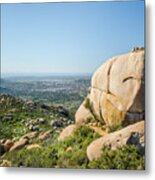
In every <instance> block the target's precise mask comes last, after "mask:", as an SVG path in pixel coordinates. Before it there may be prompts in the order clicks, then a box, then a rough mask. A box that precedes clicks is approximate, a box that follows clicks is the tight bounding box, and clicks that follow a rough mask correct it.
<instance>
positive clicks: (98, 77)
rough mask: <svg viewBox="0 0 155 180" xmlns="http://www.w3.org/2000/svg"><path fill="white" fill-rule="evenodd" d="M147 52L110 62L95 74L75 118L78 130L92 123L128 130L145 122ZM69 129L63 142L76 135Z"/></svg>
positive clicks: (138, 52)
mask: <svg viewBox="0 0 155 180" xmlns="http://www.w3.org/2000/svg"><path fill="white" fill-rule="evenodd" d="M144 98H145V97H144V48H135V49H134V50H133V51H132V52H130V53H128V54H124V55H120V56H117V57H113V58H111V59H109V60H108V61H107V62H106V63H104V64H103V65H102V66H100V67H99V68H98V69H97V71H96V72H95V73H94V75H93V77H92V80H91V87H90V88H89V92H88V95H87V97H86V99H85V100H84V102H83V103H82V104H81V106H80V107H79V109H78V110H77V112H76V114H75V127H80V126H82V125H84V124H85V125H87V124H88V121H90V120H91V119H92V120H93V121H94V119H95V121H96V122H100V123H101V126H105V125H106V127H111V126H117V125H123V126H127V125H129V124H133V123H136V122H138V121H140V120H141V119H144ZM73 127H74V126H69V127H67V128H66V129H64V130H63V132H62V133H61V134H60V137H61V139H64V138H65V137H67V136H69V135H72V133H74V130H75V129H74V128H73Z"/></svg>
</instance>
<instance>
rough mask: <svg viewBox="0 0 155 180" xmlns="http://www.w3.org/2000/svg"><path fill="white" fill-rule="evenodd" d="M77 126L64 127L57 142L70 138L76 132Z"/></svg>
mask: <svg viewBox="0 0 155 180" xmlns="http://www.w3.org/2000/svg"><path fill="white" fill-rule="evenodd" d="M76 129H77V126H76V125H70V126H68V127H66V128H65V129H64V130H63V131H62V132H61V133H60V135H59V137H58V140H59V141H63V140H64V139H65V138H67V137H69V136H71V135H73V134H74V132H75V131H76Z"/></svg>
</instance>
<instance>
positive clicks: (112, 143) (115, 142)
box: [87, 121, 144, 161]
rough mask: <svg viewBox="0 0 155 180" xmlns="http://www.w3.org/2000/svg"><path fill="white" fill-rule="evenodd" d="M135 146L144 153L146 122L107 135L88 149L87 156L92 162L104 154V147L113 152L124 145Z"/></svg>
mask: <svg viewBox="0 0 155 180" xmlns="http://www.w3.org/2000/svg"><path fill="white" fill-rule="evenodd" d="M131 144H133V145H135V146H136V147H138V148H139V149H140V151H141V152H142V153H144V121H141V122H138V123H136V124H133V125H129V126H127V127H126V128H123V129H121V130H119V131H116V132H113V133H110V134H107V135H105V136H103V137H101V138H99V139H97V140H95V141H93V142H92V143H91V144H90V145H89V146H88V147H87V156H88V158H89V160H90V161H92V160H94V159H98V158H99V157H100V156H101V154H102V148H103V147H104V146H108V147H110V148H111V149H112V150H115V149H117V148H118V147H122V146H124V145H131Z"/></svg>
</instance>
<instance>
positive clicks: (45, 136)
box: [38, 130, 52, 140]
mask: <svg viewBox="0 0 155 180" xmlns="http://www.w3.org/2000/svg"><path fill="white" fill-rule="evenodd" d="M51 134H52V130H49V131H46V132H42V133H40V135H39V137H38V139H40V140H46V139H47V138H49V136H50V135H51Z"/></svg>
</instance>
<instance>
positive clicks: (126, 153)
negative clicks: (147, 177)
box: [88, 145, 145, 170]
mask: <svg viewBox="0 0 155 180" xmlns="http://www.w3.org/2000/svg"><path fill="white" fill-rule="evenodd" d="M88 167H89V168H93V169H120V170H121V169H122V170H123V169H124V170H143V169H145V162H144V156H143V155H142V154H141V152H140V151H139V150H138V148H137V147H135V146H134V145H132V146H124V147H121V148H119V149H117V150H110V149H109V148H107V147H105V148H104V149H103V152H102V156H101V158H100V159H99V160H94V161H92V162H90V163H89V166H88Z"/></svg>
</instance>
